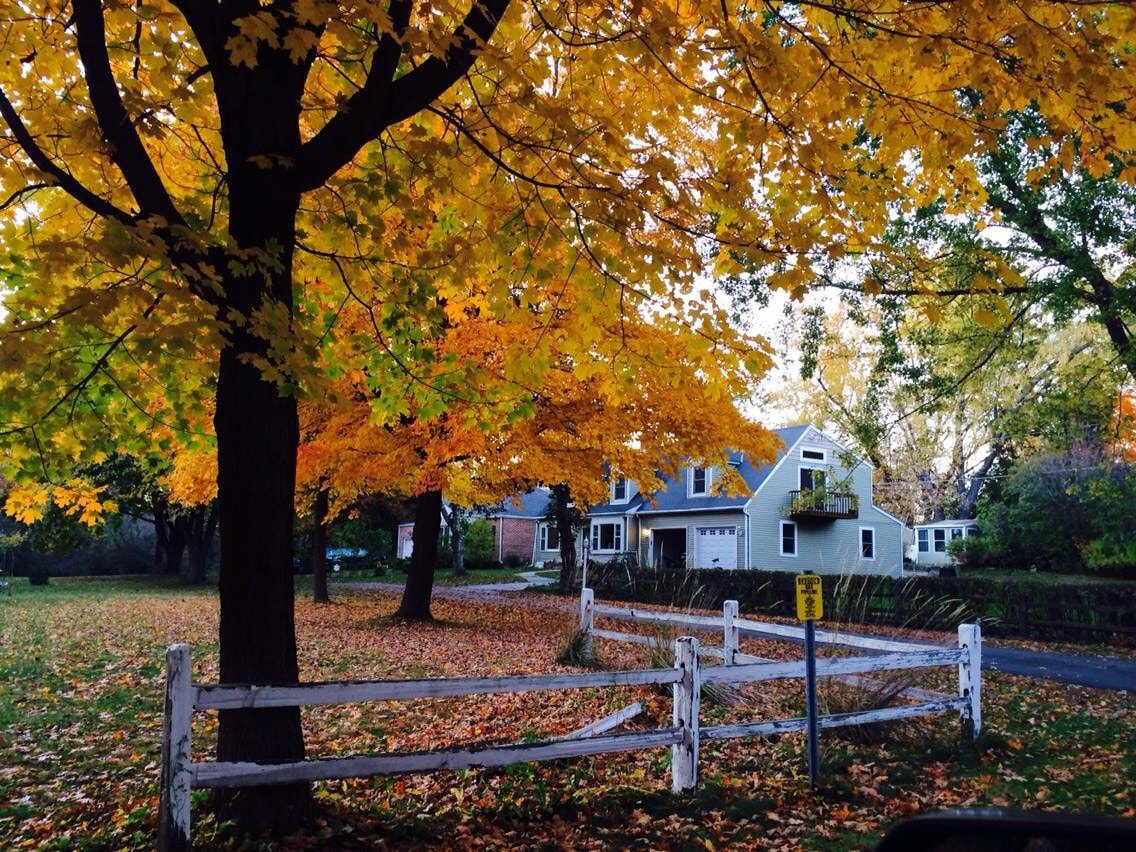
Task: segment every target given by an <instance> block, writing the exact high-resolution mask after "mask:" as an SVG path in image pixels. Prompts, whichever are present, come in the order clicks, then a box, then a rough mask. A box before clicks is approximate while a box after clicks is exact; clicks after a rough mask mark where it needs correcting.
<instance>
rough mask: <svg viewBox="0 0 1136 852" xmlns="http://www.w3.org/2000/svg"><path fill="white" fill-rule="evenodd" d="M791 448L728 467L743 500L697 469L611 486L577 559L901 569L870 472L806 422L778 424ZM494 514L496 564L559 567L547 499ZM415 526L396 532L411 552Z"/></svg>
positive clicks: (538, 497)
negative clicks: (648, 487) (649, 483)
mask: <svg viewBox="0 0 1136 852" xmlns="http://www.w3.org/2000/svg"><path fill="white" fill-rule="evenodd" d="M777 435H778V437H779V438H780V439H781V441H782V442H783V443H784V448H783V449H782V450H781V452H780V453H779V454H778V455H777V458H776V459H775V460H774V461H773V462H772V463H770V464H764V465H757V466H755V465H754V464H753V463H751V462H750V461H749V460H748V459H747V458H745V457H744V456H743V455H742V454H740V453H733V454H731V455H730V457H729V465H730V467H731V468H733V469H734V470H735V471H736V472H737V473H738V475H739V476H741V478H742V480H743V481H744V482H745V484H746V489H745V493H743V494H741V495H738V496H726V495H724V494H721V493H718V489H717V488H716V486H717V485H718V484H720V483H721V481H722V475H723V470H722V469H721V468H718V467H698V466H695V465H690V466H687V467H685V468H683V469H682V470H681V473H680V475H679V476H678V477H668V478H666V479H665V480H664V483H663V487H662V488H661V489H659V490H657V491H655V492H654V493H651V494H644V493H642V492H640V491H639V489H638V488H637V486H636V484H635V483H634V482H630V481H628V480H626V479H615V480H613V481H612V482H611V483H610V499H609V500H608V501H607V502H605V503H602V504H600V505H598V506H593V507H592V508H591V509H590V510H589V512H588V518H587V525H586V528H585V531H584V534H583V535H581V536H580V538H579V540H578V541H577V542H576V550H577V553H580V554H582V555H583V554H586V556H587V558H588V559H591V560H595V561H600V562H604V561H610V560H612V559H615V558H631V559H633V560H634V561H636V562H637V563H638V564H640V565H642V566H645V567H658V568H727V569H737V568H758V569H765V570H782V571H805V570H809V571H816V572H817V573H826V574H839V573H846V572H853V573H860V574H865V573H866V574H887V575H892V576H899V575H900V574H901V573H902V571H903V535H904V530H905V527H904V525H903V522H902V521H900V520H899V519H898V518H895V517H893V516H892V515H889V514H888V513H887V512H885V511H884V510H883V509H880V508H879V507H878V506H876V505H875V504H874V503H873V501H872V470H873V469H872V466H871V464H869V463H868V462H867V461H864V460H862V459H859V458H857V457H855V456H854V455H852V454H851V453H850V452H849V451H848V449H847V448H845V447H844V446H843V445H841V444H840V443H838V442H837V441H835V440H833V439H832V438H830V437H828V436H827V435H825V434H824V433H823V432H821V431H820V430H819V429H817V428H815V427H813V426H810V425H807V424H805V425H800V426H793V427H789V428H786V429H778V430H777ZM519 500H520V505H519V506H514V505H513V503H512V501H505V504H504V506H503V507H502V508H501V509H500V510H499V511H497V512H494V513H492V514H489V515H487V516H486V517H487V519H488V520H489V522H490V524H492V525H493V527H494V531H495V544H496V548H497V549H496V558H498V559H501V560H503V559H504V558H505V557H506V556H508V555H516V556H518V557H520V558H523V559H525V560H526V561H531V562H532V563H533V564H535V565H542V564H544V563H548V562H557V561H559V559H560V542H559V539H558V536H557V530H556V527H555V525H553V524H550V523H549V522H548V521H546V520H545V518H546V517H547V512H548V501H549V492H548V491H547V490H546V489H536V490H534V491H530V492H528V493H526V494H523V495H521V497H520V498H519ZM413 527H414V525H413V524H403V525H402V527H400V528H399V544H398V547H399V550H398V552H399V555H401V556H408V555H409V553H410V549H411V547H412V544H411V543H410V541H409V539H410V535H411V530H413Z"/></svg>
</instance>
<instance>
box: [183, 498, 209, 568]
mask: <svg viewBox="0 0 1136 852" xmlns="http://www.w3.org/2000/svg"><path fill="white" fill-rule="evenodd" d="M188 526H189V531H188V532H189V534H188V536H187V544H188V550H189V570H188V571H187V572H186V573H185V574H183V575H182V577H183V579H184V580H185V582H186V583H189V584H190V585H195V586H199V585H201V584H202V583H204V582H205V576H206V570H207V569H208V567H209V551H210V550H212V548H213V536H214V535H215V534H216V532H217V507H216V506H215V505H209V506H195V507H194V508H193V509H192V510H191V512H190V514H189V516H188Z"/></svg>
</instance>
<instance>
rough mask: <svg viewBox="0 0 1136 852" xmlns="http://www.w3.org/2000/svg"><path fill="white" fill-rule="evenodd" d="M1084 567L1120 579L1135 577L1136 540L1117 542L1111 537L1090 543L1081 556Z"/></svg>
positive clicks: (1127, 539)
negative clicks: (1113, 575)
mask: <svg viewBox="0 0 1136 852" xmlns="http://www.w3.org/2000/svg"><path fill="white" fill-rule="evenodd" d="M1081 556H1082V558H1083V559H1084V560H1085V567H1086V568H1089V569H1090V570H1092V571H1103V572H1106V573H1109V574H1116V575H1117V576H1120V577H1134V576H1136V538H1126V539H1121V540H1117V539H1115V538H1112V537H1111V536H1105V537H1102V538H1096V539H1093V540H1092V541H1090V542H1089V543H1088V544H1087V545H1086V546H1085V548H1084V551H1083V552H1082V554H1081Z"/></svg>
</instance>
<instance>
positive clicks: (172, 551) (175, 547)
mask: <svg viewBox="0 0 1136 852" xmlns="http://www.w3.org/2000/svg"><path fill="white" fill-rule="evenodd" d="M165 526H166V544H165V556H166V569H165V570H166V573H167V574H172V575H178V576H180V575H181V562H182V557H183V556H184V555H185V545H186V541H187V538H188V537H187V536H186V531H185V520H184V519H183V518H175V519H174V520H173V521H167V522H166V525H165Z"/></svg>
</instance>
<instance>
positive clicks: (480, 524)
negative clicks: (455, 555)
mask: <svg viewBox="0 0 1136 852" xmlns="http://www.w3.org/2000/svg"><path fill="white" fill-rule="evenodd" d="M493 539H494V535H493V527H492V525H490V523H489V521H487V520H485V518H474V519H473V520H472V521H470V524H469V528H468V529H466V531H465V543H464V548H463V549H464V556H465V558H466V560H467V561H468V562H471V563H473V562H488V561H489V559H490V558H491V557H492V556H493Z"/></svg>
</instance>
